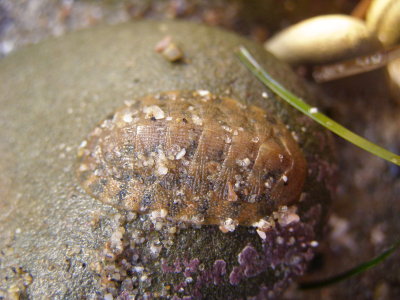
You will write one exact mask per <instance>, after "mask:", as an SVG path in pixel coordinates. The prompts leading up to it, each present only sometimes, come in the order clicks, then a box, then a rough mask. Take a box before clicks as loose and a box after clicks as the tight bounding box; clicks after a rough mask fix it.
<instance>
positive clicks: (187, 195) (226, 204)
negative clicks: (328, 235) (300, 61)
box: [78, 90, 306, 231]
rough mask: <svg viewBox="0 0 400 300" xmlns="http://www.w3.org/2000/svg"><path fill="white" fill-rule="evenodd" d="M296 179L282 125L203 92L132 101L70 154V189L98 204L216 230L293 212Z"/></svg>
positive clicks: (298, 173)
mask: <svg viewBox="0 0 400 300" xmlns="http://www.w3.org/2000/svg"><path fill="white" fill-rule="evenodd" d="M305 176H306V163H305V160H304V157H303V155H302V152H301V150H300V149H299V147H298V146H297V144H296V142H295V141H294V140H293V138H292V135H291V134H290V132H289V131H288V130H287V129H286V127H285V126H284V125H283V124H281V123H280V122H279V121H278V120H276V119H275V118H274V117H273V116H272V115H271V114H270V113H268V112H266V111H265V110H263V109H261V108H259V107H256V106H253V105H244V104H242V103H241V102H239V101H237V100H234V99H231V98H228V97H219V96H216V95H213V94H211V93H210V92H208V91H204V90H198V91H170V92H164V93H160V94H155V95H149V96H147V97H144V98H141V99H139V100H135V101H132V102H131V103H128V104H127V105H126V106H125V107H122V108H121V109H119V110H117V111H116V113H115V114H114V115H113V116H112V117H110V118H107V119H106V120H104V121H103V122H102V123H101V124H100V125H99V126H98V127H96V128H95V129H94V131H93V132H92V133H91V134H90V135H89V136H88V138H87V140H85V141H84V142H82V145H81V147H80V149H79V166H78V178H79V181H80V183H81V185H82V187H83V188H84V189H85V191H87V192H88V193H89V194H90V195H92V196H93V197H95V198H97V199H99V200H100V201H102V202H104V203H107V204H110V205H113V206H115V207H117V208H122V209H126V210H130V211H136V212H139V213H150V214H152V215H154V217H167V218H170V219H173V220H179V221H186V222H190V223H195V224H216V225H220V226H221V227H220V228H221V230H225V231H232V230H234V228H235V227H236V226H237V225H238V224H240V225H251V224H254V223H255V222H257V221H258V220H259V219H260V218H263V217H265V216H268V215H269V214H271V213H272V212H273V211H274V210H276V209H278V207H280V206H283V205H288V204H292V203H294V202H295V201H296V200H297V199H298V198H299V194H300V192H301V189H302V186H303V183H304V179H305Z"/></svg>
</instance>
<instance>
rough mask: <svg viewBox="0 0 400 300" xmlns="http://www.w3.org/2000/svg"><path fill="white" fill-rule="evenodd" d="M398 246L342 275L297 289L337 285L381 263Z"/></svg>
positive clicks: (397, 243) (307, 283) (396, 244)
mask: <svg viewBox="0 0 400 300" xmlns="http://www.w3.org/2000/svg"><path fill="white" fill-rule="evenodd" d="M399 246H400V241H397V242H396V243H395V244H393V245H392V246H391V247H390V248H389V249H387V250H385V251H384V252H382V253H381V254H379V255H378V256H376V257H374V258H373V259H371V260H369V261H367V262H365V263H362V264H360V265H358V266H356V267H354V268H352V269H350V270H348V271H346V272H344V273H341V274H339V275H336V276H334V277H331V278H328V279H324V280H320V281H313V282H304V283H300V284H299V288H300V289H302V290H309V289H315V288H321V287H325V286H327V285H330V284H334V283H337V282H339V281H342V280H344V279H347V278H349V277H351V276H354V275H357V274H360V273H362V272H364V271H366V270H368V269H370V268H372V267H374V266H375V265H377V264H379V263H380V262H381V261H383V260H384V259H385V258H387V257H388V256H389V255H390V254H392V253H393V252H394V251H396V250H397V249H398V248H399Z"/></svg>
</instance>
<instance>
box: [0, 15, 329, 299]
mask: <svg viewBox="0 0 400 300" xmlns="http://www.w3.org/2000/svg"><path fill="white" fill-rule="evenodd" d="M165 36H171V39H172V40H173V41H174V43H175V44H176V45H177V46H178V47H179V49H181V50H182V52H183V57H184V59H183V60H181V61H179V62H175V63H171V62H170V61H168V60H166V59H165V58H164V57H163V56H161V55H160V54H158V53H157V52H156V51H154V47H155V46H156V45H157V43H158V42H159V41H160V40H162V39H163V38H165ZM239 45H244V46H246V47H248V48H249V49H250V51H251V52H252V53H253V54H254V55H255V57H256V58H257V59H258V60H259V61H260V63H261V64H262V65H263V66H264V67H265V68H267V69H268V70H269V71H270V72H271V73H272V74H273V76H275V77H276V78H277V80H279V81H281V82H282V83H284V84H285V85H286V86H287V87H288V88H289V89H291V90H293V91H294V92H295V93H296V94H298V95H300V96H302V97H305V98H307V99H311V97H310V96H309V95H307V93H306V91H305V90H304V88H303V87H302V85H301V82H300V81H299V80H298V79H297V77H296V76H295V75H294V74H293V73H292V72H291V71H290V69H289V67H288V66H286V65H284V64H282V63H280V62H278V61H277V60H276V59H274V58H273V57H272V56H271V55H269V54H268V53H266V52H265V50H263V48H262V47H261V46H258V45H256V44H254V43H251V42H249V41H247V40H245V39H243V38H240V37H237V36H236V35H234V34H231V33H227V32H224V31H221V30H217V29H212V28H208V27H204V26H199V25H194V24H190V23H183V22H138V23H127V24H122V25H116V26H107V27H98V28H94V29H91V30H86V31H81V32H77V33H73V34H68V35H66V36H64V37H62V38H58V39H52V40H48V41H46V42H43V43H41V44H38V45H34V46H30V47H27V48H25V49H21V50H19V51H18V52H16V53H14V54H12V55H10V56H9V57H8V58H6V59H4V60H3V61H1V62H0V77H1V78H2V80H1V81H0V105H1V108H2V109H1V111H0V125H1V126H0V141H1V142H0V170H1V172H0V237H1V238H0V247H1V254H0V264H1V265H0V274H1V275H0V291H1V293H2V294H0V297H1V296H3V297H11V296H15V297H17V296H22V297H29V298H44V297H51V298H56V299H58V298H68V299H78V298H82V297H88V298H102V297H106V298H107V299H110V298H111V297H117V296H119V297H120V298H121V299H130V298H129V297H132V296H133V295H139V296H138V297H139V299H140V298H142V299H150V298H157V297H165V298H174V299H179V298H185V299H199V298H206V299H225V298H229V299H235V298H238V299H239V298H241V299H243V298H251V297H256V296H257V297H258V298H257V299H266V298H272V297H274V296H276V295H278V294H279V293H280V292H282V290H284V289H285V288H286V287H287V285H288V284H289V283H290V281H291V280H292V279H293V278H295V277H296V276H298V275H300V274H302V273H303V272H304V271H305V269H306V265H307V262H308V261H309V260H310V259H311V258H312V256H313V248H315V247H316V246H317V245H318V242H317V241H318V240H319V239H320V237H321V232H322V231H323V225H324V221H325V217H326V213H327V207H328V204H329V201H330V190H331V189H332V188H333V186H332V183H331V175H332V172H333V169H334V168H333V165H332V150H331V143H330V136H329V135H328V134H327V133H326V132H324V131H323V130H321V129H320V128H319V127H318V126H317V125H315V124H314V123H313V122H311V121H310V120H309V119H308V118H307V117H305V116H303V115H301V114H299V113H297V112H295V111H294V110H293V109H291V108H290V107H288V106H287V105H286V104H285V103H284V102H283V101H281V100H280V99H279V98H278V97H276V96H275V95H274V94H273V93H272V92H271V91H270V90H268V89H266V88H265V87H264V86H263V85H262V84H261V83H259V82H258V81H257V80H256V79H255V78H254V77H253V76H252V75H251V74H250V73H249V72H248V70H247V69H246V68H245V67H244V66H243V65H241V64H240V62H239V61H238V59H237V57H236V56H235V54H234V51H235V50H236V49H237V47H238V46H239ZM170 90H189V91H190V90H191V91H196V90H207V91H210V93H212V94H214V95H221V96H228V97H231V98H234V99H237V100H238V101H241V102H242V103H243V104H245V105H247V104H251V105H256V106H259V107H261V108H263V109H265V110H267V111H268V112H269V113H271V114H275V115H276V117H277V118H280V119H281V120H282V122H284V123H285V124H286V125H287V128H288V129H289V131H290V132H292V135H293V138H294V139H295V140H297V141H298V143H299V145H300V147H301V148H302V150H303V152H304V156H305V158H306V160H307V166H308V172H307V173H308V175H307V179H306V183H305V186H304V191H303V193H302V195H301V197H300V200H299V201H298V202H297V203H295V204H294V205H291V206H289V207H286V206H281V207H279V209H277V210H276V211H274V212H271V215H270V216H269V218H268V219H266V220H267V221H268V222H269V223H270V225H271V226H268V228H267V229H265V231H262V230H261V231H260V230H258V232H257V230H256V229H260V228H257V227H246V226H240V225H239V226H238V227H237V228H236V229H235V230H233V231H232V232H228V233H223V232H222V231H221V230H220V229H219V228H218V226H215V225H203V226H200V225H190V224H187V223H183V222H174V221H173V220H170V219H168V218H166V219H165V218H160V215H157V214H150V215H146V214H137V213H134V212H126V211H122V210H121V211H118V210H117V209H115V208H113V207H110V206H108V205H106V204H103V203H101V202H100V201H98V200H96V199H94V198H92V197H91V196H90V195H88V194H87V193H86V192H85V191H84V190H83V189H82V188H81V186H80V182H79V180H78V178H77V176H76V168H77V167H78V162H77V151H78V148H79V145H80V144H81V142H82V141H84V140H85V138H86V137H87V135H88V134H89V133H90V132H91V131H92V130H93V128H95V126H96V124H98V123H99V122H100V121H101V120H103V119H104V118H106V117H107V116H108V115H109V114H110V113H112V112H113V111H114V110H115V109H116V108H117V107H121V106H123V105H124V103H129V102H130V101H132V100H135V99H137V98H138V97H142V96H144V95H148V94H156V93H160V92H164V91H170ZM264 225H265V224H264ZM259 226H260V227H263V226H261V225H259ZM264 228H265V226H264Z"/></svg>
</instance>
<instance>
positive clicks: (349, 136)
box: [237, 47, 400, 166]
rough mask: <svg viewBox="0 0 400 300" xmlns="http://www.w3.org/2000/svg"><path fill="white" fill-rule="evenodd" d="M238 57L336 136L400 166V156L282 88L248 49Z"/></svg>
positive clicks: (289, 100) (280, 94) (276, 90)
mask: <svg viewBox="0 0 400 300" xmlns="http://www.w3.org/2000/svg"><path fill="white" fill-rule="evenodd" d="M237 55H238V57H239V59H240V60H241V61H242V63H243V64H244V65H245V66H246V67H247V68H248V69H249V70H250V71H251V72H252V73H253V74H254V75H255V76H256V77H257V78H258V79H259V80H260V81H261V82H262V83H264V84H265V85H266V86H268V87H269V88H270V89H271V90H273V91H274V92H275V93H276V94H278V95H279V96H280V97H281V98H282V99H283V100H285V101H286V102H288V103H289V104H290V105H292V106H294V107H295V108H296V109H298V110H299V111H301V112H302V113H303V114H305V115H307V116H309V117H310V118H312V119H313V120H314V121H316V122H318V123H319V124H321V125H322V126H324V127H326V128H327V129H329V130H330V131H332V132H334V133H336V134H337V135H338V136H340V137H342V138H344V139H345V140H347V141H349V142H350V143H353V144H354V145H356V146H358V147H360V148H362V149H364V150H366V151H368V152H370V153H372V154H375V155H376V156H379V157H381V158H383V159H385V160H387V161H389V162H391V163H393V164H396V165H398V166H400V156H399V155H396V154H394V153H392V152H390V151H388V150H386V149H384V148H382V147H379V146H378V145H376V144H374V143H372V142H370V141H368V140H366V139H364V138H363V137H361V136H359V135H357V134H355V133H354V132H352V131H350V130H348V129H346V128H345V127H343V126H342V125H340V124H339V123H337V122H335V121H334V120H332V119H330V118H328V117H327V116H325V115H324V114H322V113H320V112H318V110H317V108H315V107H311V106H310V105H308V104H307V103H305V102H304V101H303V100H301V99H300V98H298V97H297V96H296V95H294V94H293V93H291V92H289V91H288V90H287V89H286V88H284V87H283V86H282V85H281V84H280V83H279V82H277V81H275V80H274V79H273V78H272V77H271V75H269V74H268V73H267V72H266V71H265V70H264V69H263V68H262V67H261V66H260V65H259V64H258V62H257V61H256V60H255V59H254V58H253V57H252V56H251V54H250V53H249V51H248V50H247V49H246V48H244V47H240V48H239V51H238V53H237Z"/></svg>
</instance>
